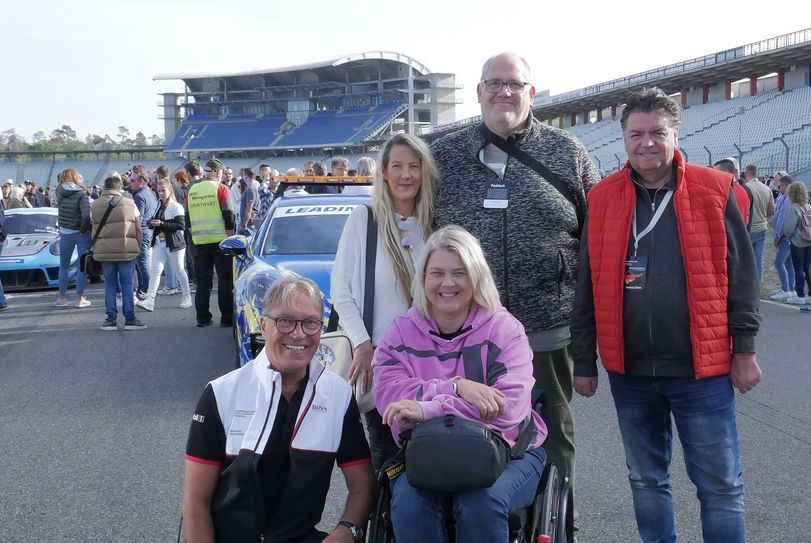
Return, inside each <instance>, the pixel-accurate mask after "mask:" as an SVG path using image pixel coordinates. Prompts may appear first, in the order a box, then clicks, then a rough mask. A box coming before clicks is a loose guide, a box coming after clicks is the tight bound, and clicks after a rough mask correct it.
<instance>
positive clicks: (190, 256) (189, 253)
mask: <svg viewBox="0 0 811 543" xmlns="http://www.w3.org/2000/svg"><path fill="white" fill-rule="evenodd" d="M183 237H184V238H186V273H187V274H188V276H189V282H192V281H195V280H196V279H197V274H196V273H195V272H194V255H195V253H196V252H197V250H196V249H195V247H194V242H193V241H192V240H191V232H189V231H188V230H184V231H183Z"/></svg>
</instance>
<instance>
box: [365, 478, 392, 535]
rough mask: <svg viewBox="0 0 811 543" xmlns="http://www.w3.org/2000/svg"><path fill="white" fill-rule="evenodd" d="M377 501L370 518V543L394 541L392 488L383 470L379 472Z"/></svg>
mask: <svg viewBox="0 0 811 543" xmlns="http://www.w3.org/2000/svg"><path fill="white" fill-rule="evenodd" d="M377 482H378V486H377V489H378V492H377V503H376V504H375V508H374V511H372V516H371V518H370V519H369V534H368V536H367V538H366V541H368V543H394V526H393V525H392V523H391V508H390V505H391V490H390V489H389V482H388V480H386V475H385V473H384V472H383V470H380V473H379V474H378V481H377Z"/></svg>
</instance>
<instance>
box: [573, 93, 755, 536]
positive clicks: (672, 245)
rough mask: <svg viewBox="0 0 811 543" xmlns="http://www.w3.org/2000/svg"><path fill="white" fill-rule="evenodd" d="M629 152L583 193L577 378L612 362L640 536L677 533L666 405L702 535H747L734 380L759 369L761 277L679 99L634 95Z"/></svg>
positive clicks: (582, 387) (743, 387)
mask: <svg viewBox="0 0 811 543" xmlns="http://www.w3.org/2000/svg"><path fill="white" fill-rule="evenodd" d="M620 122H621V125H622V131H623V137H624V140H625V150H626V152H627V154H628V163H627V164H626V165H625V167H623V168H622V169H621V170H619V171H618V172H616V173H615V174H613V175H611V176H609V177H607V178H605V179H604V180H603V181H601V182H600V183H598V184H596V185H595V186H594V187H593V188H592V189H591V191H589V193H588V204H589V208H588V217H587V220H586V226H585V228H584V230H583V238H582V240H581V245H580V272H579V275H578V285H577V292H576V294H575V301H574V311H573V315H572V349H573V351H574V388H575V390H577V392H578V393H580V394H582V395H583V396H592V395H593V394H594V393H595V392H596V391H597V363H596V361H597V349H599V352H600V358H601V359H602V362H603V365H604V366H605V368H606V370H607V371H608V381H609V384H610V386H611V393H612V396H613V398H614V404H615V406H616V409H617V419H618V421H619V427H620V434H621V436H622V441H623V445H624V447H625V456H626V461H627V464H628V468H629V480H630V484H631V492H632V495H633V500H634V511H635V513H636V521H637V527H638V529H639V534H640V536H641V539H642V541H644V542H651V541H659V542H663V541H672V542H675V541H676V528H675V523H674V520H673V499H672V494H671V486H670V475H669V473H670V470H669V468H670V456H671V441H672V427H671V417H672V418H673V419H674V420H675V422H676V426H677V427H678V429H679V439H680V440H681V444H682V448H683V450H684V457H685V464H686V465H687V473H688V475H689V476H690V479H691V480H692V481H693V483H694V484H695V485H696V487H697V488H698V497H699V500H700V502H701V522H702V530H703V534H704V541H724V542H725V543H732V542H742V541H744V537H745V534H744V512H743V482H742V480H741V464H740V455H739V451H738V435H737V429H736V424H735V394H734V391H733V386H734V387H735V388H737V389H738V390H740V391H741V392H742V393H746V392H748V391H749V390H751V389H752V387H754V386H755V385H756V384H757V383H758V382H759V381H760V379H761V377H762V373H761V371H760V368H759V367H758V364H757V361H756V359H755V335H756V334H757V332H758V329H759V326H760V316H759V314H758V295H759V285H758V281H757V274H756V273H755V262H754V256H753V252H752V245H751V243H750V242H749V236H748V234H747V231H746V226H745V225H744V223H743V220H742V218H741V214H740V212H739V211H738V205H737V202H736V199H735V196H734V194H733V192H732V189H731V186H730V178H729V174H728V173H725V172H720V171H717V170H713V169H711V168H706V167H703V166H695V165H692V164H687V163H686V162H685V161H684V159H683V158H682V156H681V154H680V153H679V152H678V151H677V150H676V148H677V147H678V126H679V106H678V105H677V104H676V102H674V101H673V100H672V99H670V98H669V97H668V96H667V95H666V94H665V93H664V92H662V91H661V90H660V89H657V88H651V89H643V90H642V91H640V92H635V93H633V94H632V95H631V96H630V97H629V99H628V101H627V104H626V106H625V109H624V111H623V112H622V117H621V119H620Z"/></svg>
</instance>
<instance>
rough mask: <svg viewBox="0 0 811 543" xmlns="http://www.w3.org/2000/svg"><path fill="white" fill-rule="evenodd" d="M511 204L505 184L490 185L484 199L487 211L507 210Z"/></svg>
mask: <svg viewBox="0 0 811 543" xmlns="http://www.w3.org/2000/svg"><path fill="white" fill-rule="evenodd" d="M509 203H510V201H509V190H508V189H507V185H506V184H505V183H490V186H489V187H487V194H486V195H485V197H484V207H485V208H487V209H505V208H506V207H507V206H508V205H509Z"/></svg>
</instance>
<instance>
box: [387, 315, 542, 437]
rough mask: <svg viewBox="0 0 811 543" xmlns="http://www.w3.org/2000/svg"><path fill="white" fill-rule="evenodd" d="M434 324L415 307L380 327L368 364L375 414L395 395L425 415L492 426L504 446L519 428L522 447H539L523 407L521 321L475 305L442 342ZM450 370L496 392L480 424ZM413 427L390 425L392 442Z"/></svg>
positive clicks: (525, 368)
mask: <svg viewBox="0 0 811 543" xmlns="http://www.w3.org/2000/svg"><path fill="white" fill-rule="evenodd" d="M438 330H439V328H438V327H437V325H436V322H435V321H434V320H433V319H430V318H427V317H426V316H424V315H423V314H422V313H421V312H420V311H419V310H418V309H417V308H415V307H412V308H411V309H409V311H408V312H407V313H406V314H405V315H401V316H399V317H397V318H396V319H394V321H393V322H392V323H391V325H390V326H389V327H388V328H387V329H386V332H385V333H384V334H383V337H382V339H381V340H380V342H379V343H378V346H377V349H376V350H375V357H374V361H373V362H372V369H373V371H374V379H375V401H376V404H377V408H378V410H379V411H380V412H381V413H382V412H383V411H385V409H386V407H387V406H388V405H389V404H390V403H393V402H396V401H398V400H403V399H409V400H416V401H417V402H418V403H419V404H420V407H421V408H422V412H423V415H424V416H425V420H428V419H432V418H436V417H441V416H444V415H446V414H455V415H457V416H459V417H462V418H465V419H468V420H475V421H477V422H481V423H484V424H486V425H487V426H488V427H489V428H491V429H494V430H498V431H499V432H501V435H502V436H503V437H504V439H505V440H506V441H507V443H508V444H509V445H510V448H511V449H513V448H514V447H515V444H516V441H518V438H519V434H522V432H526V433H523V434H522V435H525V436H526V435H529V436H531V440H530V441H529V444H528V446H527V447H526V449H529V450H532V449H535V448H538V447H540V446H541V444H542V443H543V442H544V440H545V439H546V425H545V424H544V422H543V420H541V417H540V415H538V413H536V412H535V411H533V410H532V408H531V405H530V394H531V391H532V387H533V385H534V384H535V379H534V378H533V377H532V350H531V349H530V346H529V341H528V340H527V336H526V333H525V332H524V327H523V326H522V325H521V323H520V322H518V320H517V319H516V318H515V317H513V316H512V315H511V314H510V313H509V312H508V311H507V310H506V309H504V308H503V307H501V306H499V307H498V308H497V309H496V311H494V312H489V311H487V310H486V309H483V308H481V307H479V306H474V307H473V308H472V309H471V310H470V314H468V316H467V320H466V321H465V324H464V325H463V326H462V331H461V333H460V334H459V335H457V336H456V337H454V338H453V339H450V340H446V339H442V338H441V337H439V331H438ZM456 376H461V377H464V378H466V379H470V380H473V381H477V382H480V383H485V384H487V385H490V386H492V387H493V388H496V389H498V390H500V391H502V392H503V393H504V396H505V400H506V402H507V406H506V409H505V410H504V413H503V414H502V415H501V416H500V417H498V418H496V419H494V420H492V421H490V422H485V421H484V420H483V419H482V416H481V414H480V413H479V409H478V408H477V407H476V406H474V405H473V404H471V403H469V402H468V401H467V400H464V399H462V398H460V397H458V396H456V395H455V394H454V393H453V378H454V377H456ZM529 425H532V427H531V428H529V429H527V426H529ZM412 427H413V425H407V424H401V423H399V422H395V423H393V424H392V428H391V432H392V435H393V436H394V439H395V441H397V442H398V443H399V435H400V432H402V431H403V430H406V429H409V428H412ZM533 429H534V432H533ZM533 434H534V435H533ZM522 441H523V440H522Z"/></svg>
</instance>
